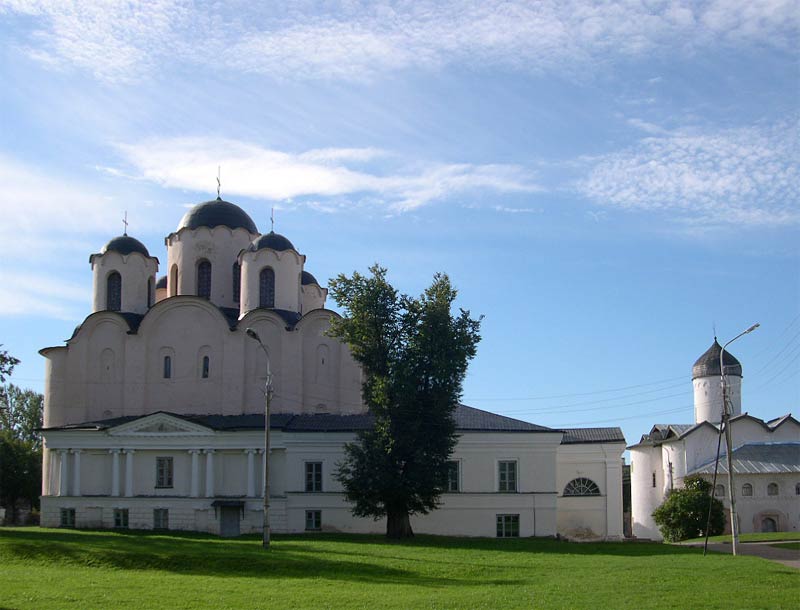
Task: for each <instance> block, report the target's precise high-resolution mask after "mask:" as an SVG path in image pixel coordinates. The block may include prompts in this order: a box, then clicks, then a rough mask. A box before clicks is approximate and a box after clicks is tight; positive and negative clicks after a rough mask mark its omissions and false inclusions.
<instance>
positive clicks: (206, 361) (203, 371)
mask: <svg viewBox="0 0 800 610" xmlns="http://www.w3.org/2000/svg"><path fill="white" fill-rule="evenodd" d="M210 365H211V361H210V360H209V358H208V356H203V364H202V366H201V371H200V376H201V377H202V378H203V379H208V373H209V368H210Z"/></svg>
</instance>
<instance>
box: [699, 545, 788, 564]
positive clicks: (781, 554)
mask: <svg viewBox="0 0 800 610" xmlns="http://www.w3.org/2000/svg"><path fill="white" fill-rule="evenodd" d="M794 542H797V541H794ZM773 544H776V545H777V544H780V543H779V542H777V541H772V542H740V543H739V545H738V546H737V547H736V550H737V552H738V553H739V554H740V555H755V556H756V557H763V558H764V559H769V560H770V561H777V562H778V563H782V564H783V565H786V566H789V567H791V568H796V569H798V570H800V550H794V549H788V548H787V549H781V548H778V547H776V546H772V545H773ZM688 546H696V547H700V548H701V549H702V548H703V543H702V542H699V543H692V544H690V545H688ZM708 550H710V551H716V552H717V553H727V554H729V555H730V554H731V552H732V550H731V545H730V544H720V543H717V542H709V543H708Z"/></svg>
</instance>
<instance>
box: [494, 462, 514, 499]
mask: <svg viewBox="0 0 800 610" xmlns="http://www.w3.org/2000/svg"><path fill="white" fill-rule="evenodd" d="M498 466H499V479H498V491H517V462H516V461H513V460H509V461H504V462H499V464H498Z"/></svg>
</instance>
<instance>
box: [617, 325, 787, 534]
mask: <svg viewBox="0 0 800 610" xmlns="http://www.w3.org/2000/svg"><path fill="white" fill-rule="evenodd" d="M721 349H722V348H721V346H720V345H719V343H717V341H716V339H715V340H714V343H713V344H712V345H711V347H710V348H709V349H708V350H707V351H706V352H705V353H704V354H703V355H702V356H700V358H699V359H698V360H697V362H695V364H694V367H693V368H692V385H693V387H694V412H695V422H694V423H693V424H656V425H654V426H653V427H652V429H651V430H650V432H649V433H648V434H645V435H644V436H642V438H641V440H640V441H639V442H638V443H637V444H635V445H633V446H631V447H629V448H628V449H629V450H630V452H631V453H630V455H631V513H632V520H633V524H632V526H633V535H634V537H636V538H644V539H652V540H661V539H662V536H661V532H660V531H659V529H658V526H657V525H656V524H655V521H654V520H653V516H652V513H653V511H654V510H655V509H656V508H658V507H659V506H660V505H661V504H662V503H663V502H664V500H665V499H666V497H667V495H668V494H669V492H670V491H671V490H673V489H679V488H681V487H682V486H683V479H684V478H685V477H686V476H688V475H700V476H702V477H704V478H706V479H707V480H708V481H709V482H711V481H713V473H714V464H715V461H716V453H717V443H718V439H719V434H720V421H721V416H722V393H721V387H722V386H721V371H720V365H719V357H720V352H721ZM723 358H724V361H723V366H724V368H725V370H724V372H725V375H726V379H727V391H728V397H729V399H730V404H731V413H732V417H731V436H732V446H733V453H732V458H733V468H734V484H735V485H736V489H735V490H734V493H735V498H736V512H737V517H738V522H739V531H740V532H742V533H749V532H761V531H798V530H800V423H799V422H798V421H797V420H796V419H795V418H793V417H792V416H791V415H785V416H783V417H780V418H777V419H774V420H770V421H763V420H760V419H757V418H755V417H752V416H750V415H748V414H747V413H744V414H742V398H741V384H742V365H741V364H740V363H739V361H738V360H737V359H736V358H735V357H734V356H733V355H732V354H730V353H728V352H727V351H726V352H725V354H724V356H723ZM726 462H727V452H726V447H725V442H724V439H723V441H722V445H721V449H720V462H719V468H718V472H717V485H716V489H715V490H714V495H715V496H716V497H717V498H718V499H719V500H721V501H722V502H723V504H724V505H725V508H726V518H727V516H728V512H727V511H728V508H729V503H728V490H727V485H728V478H727V474H728V470H727V465H726ZM729 527H730V524H729V523H728V528H729ZM728 531H729V530H728Z"/></svg>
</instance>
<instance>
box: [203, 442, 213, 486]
mask: <svg viewBox="0 0 800 610" xmlns="http://www.w3.org/2000/svg"><path fill="white" fill-rule="evenodd" d="M205 452H206V498H213V497H214V450H213V449H206V450H205Z"/></svg>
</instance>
